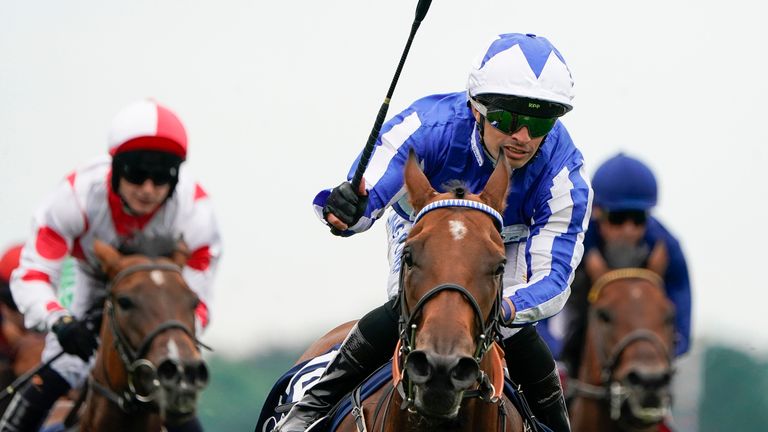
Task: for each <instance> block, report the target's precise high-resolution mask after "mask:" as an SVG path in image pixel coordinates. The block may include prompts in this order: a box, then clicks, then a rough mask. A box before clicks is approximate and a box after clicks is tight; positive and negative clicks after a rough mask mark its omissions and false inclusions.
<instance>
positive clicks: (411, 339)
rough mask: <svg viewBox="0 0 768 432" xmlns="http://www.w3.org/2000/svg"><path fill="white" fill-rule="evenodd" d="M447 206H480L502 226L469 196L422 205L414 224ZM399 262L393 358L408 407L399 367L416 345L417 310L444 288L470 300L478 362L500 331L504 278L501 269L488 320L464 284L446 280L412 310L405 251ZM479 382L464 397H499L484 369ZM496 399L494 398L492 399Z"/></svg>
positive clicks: (498, 221)
mask: <svg viewBox="0 0 768 432" xmlns="http://www.w3.org/2000/svg"><path fill="white" fill-rule="evenodd" d="M447 207H452V208H455V207H464V208H469V209H474V210H479V211H481V212H483V213H485V214H487V215H488V216H490V217H491V219H492V220H493V222H494V225H495V227H496V229H497V231H499V232H501V228H502V227H503V226H504V220H503V218H502V217H501V214H499V212H497V211H496V210H494V209H493V208H492V207H490V206H488V205H486V204H483V203H480V202H477V201H471V200H464V199H448V200H441V201H435V202H433V203H431V204H429V205H427V206H425V207H424V208H423V209H422V210H421V211H420V212H419V213H418V215H417V216H416V218H415V219H414V222H413V224H414V226H415V225H416V224H417V223H419V221H421V219H422V217H423V216H424V215H425V214H427V213H429V212H430V211H432V210H436V209H440V208H447ZM401 260H402V262H401V264H400V282H399V290H398V291H399V294H398V297H399V299H398V302H399V303H400V321H399V334H400V342H399V343H398V347H399V349H398V352H396V355H397V357H398V358H396V359H395V361H396V362H398V363H400V364H399V365H398V369H400V370H402V371H403V381H407V387H408V390H407V395H406V394H405V393H406V390H405V389H404V388H403V384H404V383H403V382H402V381H401V382H399V383H398V389H399V390H400V393H401V395H402V396H403V406H402V407H401V408H402V409H405V408H410V407H411V406H412V405H413V402H414V399H413V386H412V383H411V382H410V380H407V376H406V375H407V373H406V372H405V369H404V368H403V367H402V363H404V361H405V358H406V357H407V356H408V354H410V353H411V352H412V351H413V350H414V349H415V339H416V329H417V325H416V322H415V321H416V320H417V319H418V317H419V314H420V313H421V311H422V309H424V307H425V306H426V304H427V303H428V302H429V301H430V300H432V299H433V298H435V297H436V296H437V295H438V294H440V293H441V292H444V291H455V292H458V293H459V294H461V295H462V297H463V298H464V299H465V300H466V301H467V303H469V305H470V306H471V307H472V312H473V314H474V318H475V321H476V322H477V324H478V328H480V329H482V331H481V332H480V334H479V335H477V338H476V340H475V343H476V345H477V349H476V350H475V354H474V359H475V361H477V362H478V363H480V361H481V360H482V359H483V356H484V355H485V354H486V353H487V352H488V351H489V349H490V348H491V347H492V345H493V342H494V341H495V339H496V336H497V335H498V334H499V327H500V321H499V316H500V312H501V311H500V308H501V297H502V290H501V281H502V278H503V273H502V274H501V275H499V279H498V289H497V290H496V293H497V295H496V299H495V300H494V302H493V306H492V307H491V312H490V315H489V317H488V319H487V320H484V319H483V312H482V310H481V309H480V305H479V304H478V303H477V300H475V297H474V296H473V295H472V293H471V292H469V290H467V289H466V288H464V287H463V286H461V285H457V284H452V283H446V284H440V285H438V286H436V287H434V288H432V289H431V290H429V291H428V292H427V293H426V294H424V296H422V297H421V299H419V301H418V302H417V303H416V305H415V306H414V308H413V310H412V311H410V310H409V308H408V302H407V299H406V295H405V269H406V268H407V266H406V263H405V254H403V256H402V258H401ZM398 378H399V377H395V379H398ZM479 381H480V382H479V384H480V390H479V391H474V392H466V394H465V397H473V396H477V397H480V398H481V399H483V400H491V399H493V398H494V397H498V395H497V389H495V388H494V386H493V385H492V384H491V383H490V381H489V378H488V376H487V375H486V374H485V373H482V374H481V376H480V378H479ZM493 402H495V400H494V401H493Z"/></svg>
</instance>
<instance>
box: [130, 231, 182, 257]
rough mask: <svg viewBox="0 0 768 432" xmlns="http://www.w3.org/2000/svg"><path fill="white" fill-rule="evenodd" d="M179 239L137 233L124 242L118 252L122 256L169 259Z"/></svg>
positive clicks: (169, 236)
mask: <svg viewBox="0 0 768 432" xmlns="http://www.w3.org/2000/svg"><path fill="white" fill-rule="evenodd" d="M178 242H179V239H178V238H176V237H173V236H171V235H152V234H145V233H139V234H137V235H134V236H133V237H131V238H130V239H128V240H126V241H124V242H123V243H122V244H121V245H120V247H118V250H119V251H120V253H121V254H123V255H145V256H147V257H150V258H157V257H166V258H170V257H171V255H172V254H173V252H174V251H175V250H176V249H177V244H178Z"/></svg>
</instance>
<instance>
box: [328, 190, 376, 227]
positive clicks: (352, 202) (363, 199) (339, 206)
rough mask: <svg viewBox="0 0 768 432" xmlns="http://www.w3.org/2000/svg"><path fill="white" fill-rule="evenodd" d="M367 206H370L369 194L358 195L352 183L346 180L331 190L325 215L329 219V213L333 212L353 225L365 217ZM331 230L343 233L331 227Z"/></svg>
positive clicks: (348, 224)
mask: <svg viewBox="0 0 768 432" xmlns="http://www.w3.org/2000/svg"><path fill="white" fill-rule="evenodd" d="M366 207H368V195H362V196H361V195H358V194H357V193H356V192H355V191H354V190H353V189H352V183H350V182H344V183H342V184H340V185H338V186H336V187H335V188H333V190H332V191H331V195H330V196H329V197H328V200H327V201H326V202H325V207H323V217H324V218H325V220H328V215H329V214H333V215H334V216H336V217H337V218H339V220H340V221H342V222H344V223H345V224H347V226H350V227H351V226H353V225H354V224H356V223H357V221H359V220H360V218H361V217H363V214H364V213H365V209H366ZM331 232H332V233H334V234H336V235H340V234H341V232H340V231H338V230H336V229H331Z"/></svg>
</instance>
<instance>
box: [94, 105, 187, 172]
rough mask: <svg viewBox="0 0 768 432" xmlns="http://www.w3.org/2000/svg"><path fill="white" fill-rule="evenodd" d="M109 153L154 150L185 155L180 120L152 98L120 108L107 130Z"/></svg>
mask: <svg viewBox="0 0 768 432" xmlns="http://www.w3.org/2000/svg"><path fill="white" fill-rule="evenodd" d="M108 143H109V154H110V155H112V156H115V155H116V154H118V153H122V152H126V151H133V150H154V151H162V152H166V153H172V154H175V155H177V156H179V157H180V158H181V159H182V160H185V159H186V158H187V132H186V130H185V129H184V125H183V124H182V123H181V120H179V118H178V117H177V116H176V114H174V113H173V111H171V110H169V109H168V108H166V107H165V106H163V105H160V104H159V103H157V102H156V101H154V100H152V99H145V100H141V101H138V102H134V103H132V104H130V105H128V106H127V107H125V108H123V110H122V111H120V112H119V113H118V114H117V116H115V118H114V120H112V126H111V127H110V129H109V139H108Z"/></svg>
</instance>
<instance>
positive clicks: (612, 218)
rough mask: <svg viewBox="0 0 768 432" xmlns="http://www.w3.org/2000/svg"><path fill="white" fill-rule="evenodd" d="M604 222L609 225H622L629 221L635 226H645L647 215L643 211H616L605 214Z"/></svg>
mask: <svg viewBox="0 0 768 432" xmlns="http://www.w3.org/2000/svg"><path fill="white" fill-rule="evenodd" d="M605 220H607V221H608V223H609V224H611V225H624V224H625V223H626V222H627V221H631V222H632V223H633V224H635V225H645V223H646V222H647V221H648V214H647V213H646V212H645V211H643V210H618V211H610V212H606V214H605Z"/></svg>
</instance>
